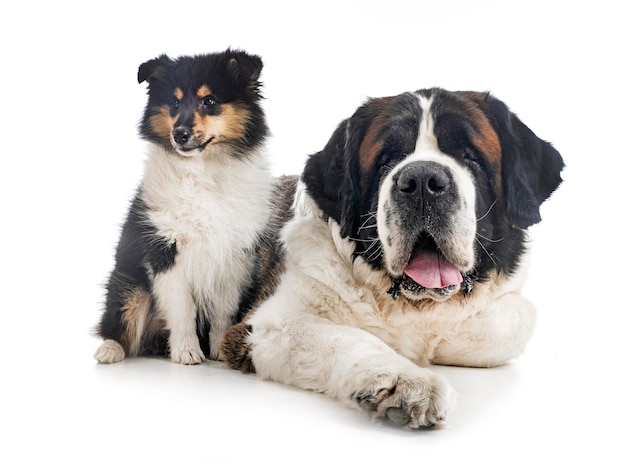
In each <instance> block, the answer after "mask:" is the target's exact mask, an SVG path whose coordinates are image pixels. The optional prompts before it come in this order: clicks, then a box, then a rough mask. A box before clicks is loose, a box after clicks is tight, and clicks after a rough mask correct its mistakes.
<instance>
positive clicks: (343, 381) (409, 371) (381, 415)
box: [223, 300, 454, 429]
mask: <svg viewBox="0 0 626 464" xmlns="http://www.w3.org/2000/svg"><path fill="white" fill-rule="evenodd" d="M268 303H269V304H268ZM285 303H286V302H285ZM281 307H282V308H284V307H285V306H283V305H281V304H280V303H277V304H272V300H269V301H268V302H266V304H264V305H262V306H261V307H260V308H259V309H258V310H257V311H256V312H255V313H254V314H253V315H252V316H251V317H250V318H249V319H248V320H247V321H246V323H245V324H246V325H245V326H241V327H239V329H235V328H233V330H231V331H230V332H229V334H228V335H227V337H226V340H225V344H224V345H223V348H224V347H226V348H227V349H228V348H229V347H230V349H231V350H233V349H237V347H238V349H239V354H240V355H241V353H242V351H241V345H242V341H243V342H244V343H245V345H246V348H247V349H246V350H244V352H245V354H246V355H247V356H249V359H248V360H242V359H239V360H238V367H240V368H243V367H247V368H248V370H254V371H256V373H257V375H258V376H259V377H261V378H264V379H268V380H273V381H276V382H282V383H285V384H290V385H294V386H297V387H300V388H303V389H307V390H313V391H316V392H320V393H325V394H327V395H330V396H332V397H334V398H336V399H338V400H340V401H343V402H345V403H347V404H349V405H351V406H353V407H356V408H358V409H361V410H364V411H366V412H367V413H368V414H369V415H370V416H371V417H372V418H373V419H386V420H388V421H390V422H392V423H394V424H396V425H400V426H404V427H405V428H407V429H417V428H420V427H430V426H434V425H437V424H440V423H442V422H443V421H444V420H445V418H446V415H447V413H448V411H449V409H450V408H451V407H452V405H453V402H454V393H453V391H452V389H451V387H450V386H449V385H448V383H447V381H446V380H445V379H443V378H442V377H440V376H439V375H437V374H435V373H434V372H432V371H430V370H428V369H424V368H421V367H419V366H417V365H415V364H413V363H412V362H411V361H409V360H408V359H406V358H404V357H402V356H400V355H399V354H398V353H396V352H395V351H393V350H392V349H391V348H390V347H389V346H387V345H386V344H385V343H383V342H382V341H381V340H380V339H378V338H377V337H375V336H374V335H372V334H370V333H368V332H365V331H363V330H360V329H357V328H353V327H348V326H342V325H338V324H334V323H332V322H330V321H327V320H326V319H322V318H320V317H317V316H314V315H311V314H307V313H304V312H289V311H281V309H280V308H281ZM231 336H235V337H237V336H238V337H239V340H240V341H239V342H237V341H235V340H229V337H231ZM242 337H243V338H242ZM229 342H230V343H229ZM233 357H236V354H235V353H234V352H233ZM225 358H226V359H227V360H228V359H229V356H228V355H227V354H226V353H225ZM231 359H232V357H231ZM231 365H232V363H231ZM250 367H252V369H250Z"/></svg>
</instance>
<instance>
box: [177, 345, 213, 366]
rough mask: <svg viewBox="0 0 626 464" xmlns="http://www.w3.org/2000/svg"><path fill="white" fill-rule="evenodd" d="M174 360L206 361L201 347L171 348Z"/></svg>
mask: <svg viewBox="0 0 626 464" xmlns="http://www.w3.org/2000/svg"><path fill="white" fill-rule="evenodd" d="M170 357H171V358H172V361H174V362H175V363H178V364H201V363H202V362H204V360H205V357H204V353H202V350H201V349H200V348H192V347H189V346H187V347H181V348H174V349H172V350H171V353H170Z"/></svg>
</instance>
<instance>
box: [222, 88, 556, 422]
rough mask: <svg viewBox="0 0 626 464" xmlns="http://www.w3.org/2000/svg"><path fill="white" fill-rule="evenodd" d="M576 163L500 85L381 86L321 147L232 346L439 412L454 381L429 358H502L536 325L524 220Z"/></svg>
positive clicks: (384, 410)
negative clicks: (279, 252)
mask: <svg viewBox="0 0 626 464" xmlns="http://www.w3.org/2000/svg"><path fill="white" fill-rule="evenodd" d="M563 166H564V164H563V160H562V158H561V156H560V154H559V153H558V152H557V151H556V150H555V149H554V148H553V147H552V146H551V145H550V144H549V143H547V142H545V141H543V140H541V139H539V138H538V137H536V136H535V134H534V133H533V132H532V131H531V130H530V129H529V128H528V127H526V126H525V125H524V124H523V123H522V122H521V121H520V120H519V119H518V118H517V117H516V116H515V115H514V114H513V113H511V112H510V111H509V109H508V108H507V106H506V105H505V104H504V103H502V102H501V101H499V100H498V99H496V98H494V97H493V96H491V95H490V94H488V93H478V92H449V91H446V90H442V89H438V88H434V89H427V90H420V91H417V92H408V93H403V94H401V95H397V96H394V97H387V98H376V99H371V100H369V101H367V102H366V103H365V104H364V105H363V106H361V107H360V108H359V109H358V110H357V111H356V112H355V113H354V115H353V116H352V117H351V118H349V119H348V120H346V121H344V122H342V123H341V124H340V125H339V127H338V128H337V130H336V131H335V133H334V134H333V136H332V138H331V139H330V141H329V142H328V144H327V145H326V147H325V148H324V149H323V150H322V151H321V152H319V153H316V154H314V155H312V156H311V157H310V159H309V160H308V162H307V164H306V167H305V170H304V173H303V175H302V176H301V178H300V179H299V180H298V181H297V186H296V189H295V194H294V199H293V203H292V211H291V214H292V217H291V219H290V220H289V221H288V222H287V223H286V225H285V227H284V229H283V231H282V246H283V252H284V263H282V266H284V269H282V270H281V269H280V267H279V268H278V269H279V271H280V272H282V273H281V274H280V276H279V280H278V281H277V287H276V289H275V291H274V292H273V293H272V295H271V296H270V297H269V298H267V299H265V300H264V301H262V302H261V303H260V304H257V305H254V304H252V306H255V308H254V309H253V310H252V311H250V312H249V313H248V316H247V317H246V318H245V319H244V320H243V321H242V322H241V323H240V324H238V325H236V326H234V327H232V328H231V329H230V331H229V332H228V333H227V335H226V337H225V339H224V342H223V344H222V353H223V356H224V358H225V359H226V360H227V362H228V363H229V364H230V365H231V366H232V367H235V368H239V369H242V370H244V371H253V372H256V373H257V375H259V376H260V377H262V378H265V379H271V380H274V381H278V382H283V383H286V384H291V385H295V386H298V387H301V388H304V389H310V390H314V391H317V392H322V393H325V394H328V395H330V396H332V397H335V398H337V399H339V400H342V401H345V402H348V403H350V404H352V405H354V406H357V407H360V408H362V409H365V410H366V411H369V412H370V413H371V415H372V417H374V418H386V419H388V420H389V421H391V422H393V423H395V424H399V425H402V426H404V427H406V428H410V429H414V428H420V427H427V426H433V425H437V424H439V423H441V422H442V421H444V420H445V418H446V415H447V413H448V411H449V409H450V408H451V406H452V403H453V398H454V394H453V392H452V389H451V388H450V386H449V384H448V383H447V381H446V380H445V379H444V378H442V377H441V376H440V375H438V374H436V373H434V372H433V371H432V370H429V369H428V368H426V367H425V366H428V365H429V364H431V363H434V364H446V365H457V366H477V367H478V366H480V367H489V366H497V365H499V364H502V363H504V362H506V361H507V360H509V359H510V358H512V357H514V356H516V355H517V354H519V353H520V352H521V351H522V349H523V348H524V346H525V344H526V343H527V341H528V340H529V338H530V337H531V334H532V332H533V329H534V326H535V308H534V306H533V304H532V303H531V302H530V301H528V300H527V299H525V298H524V297H523V296H522V295H521V294H520V290H521V288H522V284H523V281H524V277H525V274H526V270H527V269H526V268H527V259H526V258H527V253H528V250H527V231H526V229H527V228H528V227H529V226H531V225H532V224H535V223H537V222H539V221H540V219H541V217H540V214H539V207H540V205H541V203H542V202H544V201H545V200H546V199H547V198H548V197H549V196H550V194H551V193H552V192H553V191H554V190H555V189H556V188H557V187H558V185H559V184H560V182H561V177H560V172H561V170H562V169H563ZM283 191H285V192H288V189H283ZM283 216H284V214H283ZM272 263H273V264H276V260H273V261H272ZM270 267H271V266H270ZM270 270H272V271H273V272H272V273H270V274H269V275H272V276H274V277H275V274H276V272H275V271H276V267H273V268H272V269H270ZM259 272H261V270H259ZM274 277H273V278H274ZM265 293H271V292H268V291H267V289H265Z"/></svg>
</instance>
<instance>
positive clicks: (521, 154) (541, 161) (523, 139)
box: [483, 95, 565, 229]
mask: <svg viewBox="0 0 626 464" xmlns="http://www.w3.org/2000/svg"><path fill="white" fill-rule="evenodd" d="M483 103H484V105H485V106H484V108H485V109H486V113H487V116H488V117H489V119H490V121H491V124H492V125H493V126H494V129H495V130H496V132H497V134H498V137H499V138H500V145H501V147H502V187H503V194H504V201H505V206H506V211H507V214H508V216H509V218H510V220H511V223H512V225H513V226H515V227H517V228H520V229H526V228H528V227H530V226H531V225H533V224H536V223H538V222H540V221H541V215H540V213H539V207H540V206H541V204H542V203H543V202H544V201H545V200H547V199H548V197H550V195H551V194H552V192H554V191H555V190H556V189H557V187H558V186H559V185H560V184H561V182H562V179H561V171H562V170H563V168H564V167H565V165H564V163H563V158H562V157H561V155H560V153H559V152H558V151H557V150H556V149H554V148H553V147H552V145H551V144H550V143H548V142H546V141H544V140H542V139H540V138H539V137H537V136H536V135H535V134H534V133H533V131H531V130H530V129H529V128H528V127H526V125H525V124H524V123H523V122H522V121H520V120H519V118H518V117H517V116H516V115H515V114H513V113H512V112H511V111H509V109H508V107H507V106H506V105H505V104H504V103H503V102H501V101H500V100H498V99H497V98H495V97H492V96H491V95H486V98H485V100H484V102H483Z"/></svg>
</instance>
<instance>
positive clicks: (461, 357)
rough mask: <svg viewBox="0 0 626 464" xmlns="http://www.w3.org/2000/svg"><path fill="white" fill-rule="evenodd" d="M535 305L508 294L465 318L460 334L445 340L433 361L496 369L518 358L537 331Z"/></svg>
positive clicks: (439, 346)
mask: <svg viewBox="0 0 626 464" xmlns="http://www.w3.org/2000/svg"><path fill="white" fill-rule="evenodd" d="M536 318H537V314H536V311H535V307H534V306H533V304H532V303H531V302H530V301H528V300H527V299H526V298H524V297H523V296H521V295H519V294H516V293H507V294H504V295H502V296H500V297H499V298H497V299H496V300H494V301H492V302H491V304H490V305H489V306H488V307H487V308H486V309H485V310H483V311H481V312H479V313H477V314H476V315H474V316H472V317H470V318H468V319H466V320H465V321H464V322H463V324H462V325H461V327H460V328H459V331H458V333H457V335H456V336H455V337H454V338H448V339H447V340H444V341H442V342H441V343H440V344H439V345H438V346H437V348H436V350H435V356H434V362H435V363H436V364H445V365H452V366H466V367H494V366H499V365H501V364H503V363H505V362H506V361H508V360H509V359H511V358H513V357H515V356H517V355H518V354H520V353H521V351H522V350H523V349H524V346H525V345H526V343H527V342H528V341H529V340H530V337H531V335H532V333H533V330H534V328H535V321H536Z"/></svg>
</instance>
